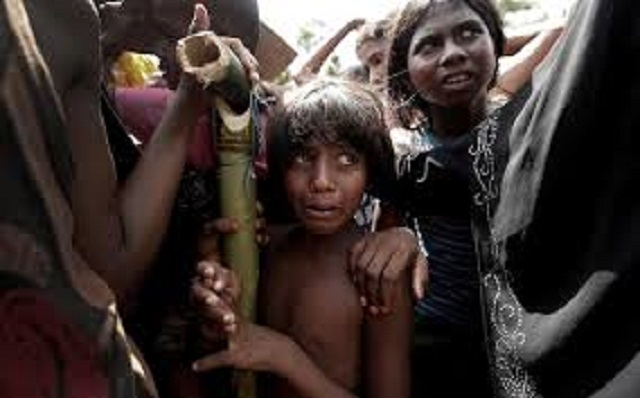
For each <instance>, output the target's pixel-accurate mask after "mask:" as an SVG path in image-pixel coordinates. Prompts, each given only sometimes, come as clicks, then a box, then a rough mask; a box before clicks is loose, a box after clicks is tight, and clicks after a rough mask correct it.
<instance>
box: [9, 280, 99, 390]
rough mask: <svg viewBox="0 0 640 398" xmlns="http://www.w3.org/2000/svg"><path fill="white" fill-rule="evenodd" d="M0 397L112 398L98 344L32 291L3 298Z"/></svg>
mask: <svg viewBox="0 0 640 398" xmlns="http://www.w3.org/2000/svg"><path fill="white" fill-rule="evenodd" d="M0 320H2V321H1V322H0V369H2V370H1V371H0V398H16V397H20V398H41V397H57V396H64V397H65V398H87V397H91V398H108V397H109V383H108V381H107V378H106V376H105V374H104V373H103V371H102V369H101V367H100V363H99V356H98V350H97V342H94V341H91V340H90V339H89V338H88V337H87V336H86V335H84V334H83V333H82V332H81V331H80V330H78V329H77V328H76V327H75V326H74V325H73V323H72V322H70V321H69V320H68V319H66V317H64V316H62V315H61V314H60V313H58V311H57V310H56V308H55V307H54V306H53V305H52V304H51V303H50V302H49V301H48V300H46V299H45V298H44V297H43V295H42V294H41V293H40V292H39V291H37V290H32V289H14V290H10V291H7V292H5V293H0Z"/></svg>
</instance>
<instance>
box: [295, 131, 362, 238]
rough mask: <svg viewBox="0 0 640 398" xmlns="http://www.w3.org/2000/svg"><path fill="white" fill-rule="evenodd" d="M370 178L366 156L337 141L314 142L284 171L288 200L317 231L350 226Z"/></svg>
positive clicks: (299, 214) (321, 232)
mask: <svg viewBox="0 0 640 398" xmlns="http://www.w3.org/2000/svg"><path fill="white" fill-rule="evenodd" d="M366 182H367V171H366V166H365V159H364V157H363V156H361V155H359V154H358V153H356V152H355V151H353V150H351V149H349V148H347V147H345V146H342V145H337V144H324V143H320V142H316V143H312V144H311V145H309V146H307V147H305V148H303V149H302V150H301V151H300V152H299V153H298V154H297V155H296V156H295V157H294V158H293V160H292V161H291V164H290V165H289V167H288V169H287V171H286V173H285V186H286V190H287V196H288V199H289V203H290V204H291V206H292V208H293V210H294V212H295V213H296V216H297V218H298V219H299V220H300V221H301V222H302V224H303V225H304V226H305V227H306V228H307V230H308V231H310V232H311V233H315V234H322V235H325V234H331V233H334V232H338V231H339V230H340V229H342V228H344V227H345V226H347V225H348V224H349V223H350V222H351V221H352V219H353V215H354V214H355V212H356V211H357V209H358V207H359V206H360V201H361V199H362V194H363V192H364V190H365V186H366Z"/></svg>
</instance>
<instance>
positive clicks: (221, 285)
mask: <svg viewBox="0 0 640 398" xmlns="http://www.w3.org/2000/svg"><path fill="white" fill-rule="evenodd" d="M223 289H224V282H222V281H220V280H218V281H216V282H215V283H214V284H213V290H215V291H216V292H221V291H222V290H223Z"/></svg>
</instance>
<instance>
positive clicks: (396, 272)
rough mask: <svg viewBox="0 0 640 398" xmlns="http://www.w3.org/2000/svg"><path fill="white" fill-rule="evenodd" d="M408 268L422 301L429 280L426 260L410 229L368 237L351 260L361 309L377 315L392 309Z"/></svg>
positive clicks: (359, 242)
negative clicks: (400, 282) (365, 308)
mask: <svg viewBox="0 0 640 398" xmlns="http://www.w3.org/2000/svg"><path fill="white" fill-rule="evenodd" d="M409 267H411V269H412V273H413V275H412V278H413V280H412V286H413V291H414V294H415V296H416V297H417V298H418V299H420V298H422V296H423V295H424V285H425V282H426V279H427V259H426V258H425V257H424V255H423V254H422V253H421V252H420V250H419V246H418V242H417V240H416V237H415V236H414V234H413V233H412V232H411V230H409V229H407V228H389V229H386V230H383V231H380V232H375V233H372V234H368V235H366V236H365V237H364V238H362V239H361V240H360V241H358V242H357V243H356V244H355V245H354V246H353V247H352V249H351V253H350V256H349V269H350V271H351V275H352V277H353V281H354V283H355V284H356V287H357V289H358V291H359V292H360V297H361V302H362V305H363V306H366V307H367V308H368V309H369V311H370V312H371V313H372V314H374V315H376V314H378V313H383V314H386V313H389V312H390V311H391V310H392V309H393V306H394V303H395V297H396V294H397V286H398V282H399V280H400V278H404V277H405V275H406V271H407V269H408V268H409Z"/></svg>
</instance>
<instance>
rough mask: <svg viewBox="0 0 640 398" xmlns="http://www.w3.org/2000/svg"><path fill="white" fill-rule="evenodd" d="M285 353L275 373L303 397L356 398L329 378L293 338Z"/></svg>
mask: <svg viewBox="0 0 640 398" xmlns="http://www.w3.org/2000/svg"><path fill="white" fill-rule="evenodd" d="M287 351H288V352H287V355H282V356H280V358H281V360H280V361H279V362H280V363H279V364H278V366H277V369H276V373H277V374H278V375H279V376H280V377H282V378H284V379H286V380H287V381H288V382H289V384H291V386H293V387H294V388H295V389H296V390H297V391H298V392H299V393H300V395H301V396H303V397H305V398H356V396H355V395H353V394H351V393H350V392H349V391H347V390H346V389H344V388H342V387H341V386H339V385H337V384H336V383H335V382H333V381H332V380H330V379H329V378H328V377H327V376H326V375H325V374H324V373H323V372H322V370H320V369H319V368H318V366H317V365H316V364H315V363H313V361H312V360H311V358H309V356H308V355H307V354H306V353H305V352H304V351H303V350H302V348H300V347H299V346H298V345H297V344H296V343H295V342H294V341H293V340H290V344H289V345H288V350H287Z"/></svg>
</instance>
